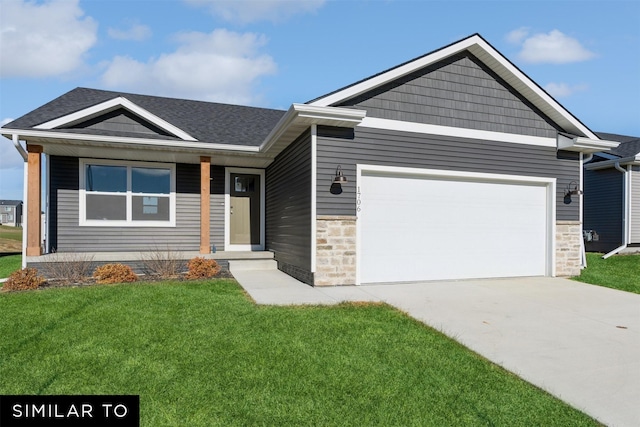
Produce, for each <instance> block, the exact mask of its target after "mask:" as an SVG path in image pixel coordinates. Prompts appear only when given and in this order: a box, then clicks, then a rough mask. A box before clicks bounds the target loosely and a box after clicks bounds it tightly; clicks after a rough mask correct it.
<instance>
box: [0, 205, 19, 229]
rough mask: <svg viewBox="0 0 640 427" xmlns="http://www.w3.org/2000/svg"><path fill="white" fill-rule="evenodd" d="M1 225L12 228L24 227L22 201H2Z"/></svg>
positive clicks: (0, 207)
mask: <svg viewBox="0 0 640 427" xmlns="http://www.w3.org/2000/svg"><path fill="white" fill-rule="evenodd" d="M0 225H8V226H11V227H20V226H21V225H22V201H21V200H0Z"/></svg>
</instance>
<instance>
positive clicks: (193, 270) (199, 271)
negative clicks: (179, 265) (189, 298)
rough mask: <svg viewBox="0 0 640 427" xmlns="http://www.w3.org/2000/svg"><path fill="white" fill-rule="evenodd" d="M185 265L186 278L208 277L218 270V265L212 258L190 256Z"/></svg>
mask: <svg viewBox="0 0 640 427" xmlns="http://www.w3.org/2000/svg"><path fill="white" fill-rule="evenodd" d="M187 266H188V268H189V271H188V272H187V279H208V278H210V277H213V276H215V275H216V274H218V273H219V272H220V266H219V265H218V263H217V262H216V261H215V260H213V259H205V258H201V257H196V258H192V259H191V260H190V261H189V264H188V265H187Z"/></svg>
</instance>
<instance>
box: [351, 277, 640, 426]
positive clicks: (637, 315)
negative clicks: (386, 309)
mask: <svg viewBox="0 0 640 427" xmlns="http://www.w3.org/2000/svg"><path fill="white" fill-rule="evenodd" d="M363 288H364V289H363V290H364V291H365V292H366V293H368V294H370V295H373V296H376V297H377V298H379V299H380V300H382V301H385V302H387V303H389V304H391V305H393V306H395V307H397V308H399V309H400V310H403V311H405V312H407V313H408V314H409V315H411V316H412V317H414V318H416V319H418V320H421V321H422V322H424V323H426V324H428V325H430V326H432V327H434V328H436V329H439V330H441V331H442V332H444V333H445V334H446V335H448V336H450V337H452V338H454V339H456V340H457V341H459V342H460V343H462V344H464V345H465V346H467V347H469V348H470V349H472V350H473V351H475V352H477V353H479V354H481V355H482V356H484V357H486V358H487V359H489V360H491V361H493V362H494V363H497V364H498V365H501V366H503V367H504V368H506V369H507V370H509V371H511V372H513V373H515V374H517V375H518V376H520V377H521V378H524V379H525V380H527V381H529V382H531V383H532V384H535V385H537V386H538V387H540V388H542V389H544V390H546V391H548V392H550V393H551V394H553V395H555V396H557V397H559V398H560V399H562V400H564V401H565V402H567V403H569V404H570V405H572V406H574V407H575V408H578V409H580V410H582V411H584V412H586V413H587V414H589V415H591V416H592V417H594V418H596V419H597V420H599V421H600V422H602V423H604V424H606V425H609V426H640V295H637V294H630V293H627V292H621V291H616V290H613V289H608V288H603V287H599V286H592V285H586V284H583V283H578V282H574V281H571V280H567V279H558V278H547V277H540V278H518V279H499V280H471V281H459V282H434V283H416V284H397V285H382V286H366V287H363Z"/></svg>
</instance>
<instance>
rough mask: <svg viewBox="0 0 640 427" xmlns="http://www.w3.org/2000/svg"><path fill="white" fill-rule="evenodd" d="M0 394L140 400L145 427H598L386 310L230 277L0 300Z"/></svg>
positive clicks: (47, 292) (16, 295) (0, 296)
mask: <svg viewBox="0 0 640 427" xmlns="http://www.w3.org/2000/svg"><path fill="white" fill-rule="evenodd" d="M0 337H2V339H0V378H2V380H1V381H0V394H83V393H87V394H137V395H140V402H141V425H143V426H178V425H185V426H186V425H188V426H234V425H237V426H248V425H264V426H287V425H290V426H304V425H310V426H320V425H321V426H368V425H382V426H429V425H432V426H448V425H469V426H478V425H487V426H489V425H494V426H495V425H497V426H531V425H545V426H560V425H562V426H578V425H598V424H597V423H596V422H595V421H594V420H592V419H590V418H589V417H587V416H586V415H584V414H583V413H581V412H578V411H576V410H574V409H572V408H571V407H569V406H567V405H566V404H564V403H562V402H561V401H559V400H557V399H555V398H554V397H552V396H551V395H549V394H547V393H545V392H543V391H541V390H539V389H537V388H535V387H533V386H532V385H530V384H528V383H526V382H524V381H522V380H521V379H519V378H517V377H516V376H514V375H512V374H510V373H508V372H506V371H504V370H503V369H502V368H500V367H498V366H496V365H494V364H491V363H489V362H488V361H486V360H485V359H483V358H481V357H480V356H478V355H476V354H475V353H472V352H470V351H469V350H467V349H466V348H464V347H463V346H461V345H460V344H458V343H456V342H454V341H452V340H450V339H448V338H446V337H445V336H444V335H442V334H440V333H439V332H436V331H434V330H432V329H430V328H428V327H426V326H424V325H423V324H421V323H419V322H418V321H415V320H413V319H411V318H409V317H407V316H406V315H404V314H403V313H400V312H399V311H397V310H395V309H392V308H391V307H388V306H386V305H365V304H348V305H340V306H336V307H271V306H256V305H255V304H253V303H252V302H251V301H249V300H248V298H247V297H246V296H245V294H244V293H243V291H242V289H241V288H240V287H239V286H238V285H237V283H236V282H235V281H233V280H223V279H221V280H216V281H212V282H192V283H188V282H173V283H172V282H166V283H161V284H136V285H114V286H88V287H79V288H58V289H45V290H41V291H32V292H19V293H4V294H0Z"/></svg>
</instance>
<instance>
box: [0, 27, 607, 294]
mask: <svg viewBox="0 0 640 427" xmlns="http://www.w3.org/2000/svg"><path fill="white" fill-rule="evenodd" d="M2 134H3V135H5V136H6V137H7V138H10V139H12V140H13V143H14V145H15V146H16V148H17V149H18V150H19V151H20V152H21V154H22V155H23V157H24V159H25V162H26V165H27V175H28V180H27V182H28V184H27V185H28V189H27V193H28V208H27V209H28V212H29V214H28V220H27V223H28V228H27V247H26V260H27V262H28V263H33V264H34V265H35V264H37V263H38V262H42V261H43V258H46V256H47V255H46V254H45V255H44V256H42V254H41V251H40V247H39V245H38V244H37V242H39V238H40V237H39V236H38V235H37V234H38V233H39V231H38V230H39V227H38V221H39V216H37V215H35V214H32V212H39V209H40V207H39V203H40V202H39V194H40V191H41V188H40V187H41V185H42V184H41V179H40V176H39V170H40V162H41V158H42V156H43V155H44V156H46V157H47V164H48V165H49V168H48V172H47V173H48V175H49V176H48V180H47V183H48V184H47V185H48V188H47V191H46V193H47V196H48V208H47V210H48V218H49V221H48V224H49V225H48V234H49V238H48V239H47V241H48V244H47V248H45V252H51V251H54V250H55V251H57V252H60V253H64V252H95V253H98V254H99V255H100V256H102V254H110V256H111V258H110V259H118V258H117V257H118V256H119V255H118V254H119V253H131V252H139V251H148V250H152V249H153V248H154V247H156V248H157V247H165V245H166V246H168V247H170V248H172V249H173V250H177V251H197V252H199V253H200V254H203V256H209V257H213V258H216V259H219V260H221V261H223V262H224V261H226V260H229V259H237V258H239V257H242V256H246V257H249V256H250V255H252V254H265V253H266V254H268V256H273V257H274V259H275V260H276V261H277V263H278V268H279V269H280V270H282V271H284V272H286V273H288V274H290V275H291V276H293V277H295V278H297V279H299V280H301V281H303V282H305V283H308V284H311V285H315V286H325V285H346V284H361V283H381V282H407V281H422V280H443V279H469V278H488V277H514V276H545V275H546V276H556V275H558V276H567V275H574V274H578V273H579V271H580V268H581V255H582V250H581V247H582V207H581V203H582V196H580V195H576V196H574V197H573V198H571V197H570V198H569V200H567V197H565V195H566V194H565V189H566V188H569V187H571V186H572V185H573V186H575V185H576V184H577V186H578V188H581V186H582V182H581V176H582V168H583V161H584V156H585V154H586V155H589V154H590V153H594V152H604V151H607V150H610V149H613V148H616V147H617V146H618V143H617V142H615V141H608V140H606V139H603V138H601V137H599V136H598V135H597V134H595V133H594V132H592V131H591V130H590V129H589V128H588V127H587V126H585V125H584V124H583V123H582V122H580V120H578V119H577V118H576V117H574V116H573V115H572V114H571V113H570V112H569V111H567V110H566V109H564V108H563V107H562V106H561V105H560V104H559V103H558V102H556V101H555V100H554V99H553V98H552V97H551V96H549V94H547V93H546V92H545V91H544V90H543V89H542V88H541V87H540V86H538V85H537V84H536V83H535V82H533V81H532V80H531V79H530V78H529V77H527V75H525V74H524V73H523V72H522V71H521V70H520V69H518V68H517V67H516V66H515V65H514V64H513V63H511V62H510V61H509V60H508V59H507V58H505V57H504V56H503V55H502V54H500V53H499V52H498V51H497V50H496V49H495V48H494V47H493V46H491V45H490V44H489V43H488V42H487V41H486V40H485V39H483V38H482V37H481V36H480V35H478V34H475V35H472V36H470V37H467V38H465V39H463V40H460V41H458V42H455V43H453V44H451V45H448V46H445V47H443V48H440V49H438V50H435V51H433V52H430V53H428V54H426V55H423V56H421V57H419V58H415V59H413V60H410V61H408V62H406V63H403V64H400V65H398V66H396V67H394V68H391V69H389V70H386V71H383V72H380V73H378V74H376V75H373V76H371V77H368V78H365V79H363V80H361V81H358V82H356V83H354V84H352V85H349V86H347V87H343V88H341V89H338V90H336V91H334V92H331V93H329V94H326V95H323V96H320V97H318V98H316V99H314V100H312V101H309V102H306V103H304V104H293V105H291V107H290V108H289V109H288V110H286V111H279V110H270V109H264V108H253V107H243V106H234V105H223V104H215V103H207V102H198V101H188V100H181V99H168V98H161V97H155V96H143V95H135V94H128V93H119V92H107V91H102V90H94V89H84V88H78V89H75V90H72V91H71V92H69V93H66V94H64V95H62V96H61V97H59V98H57V99H55V100H53V101H51V102H49V103H48V104H45V105H43V106H42V107H40V108H38V109H36V110H34V111H32V112H30V113H28V114H26V115H25V116H23V117H21V118H19V119H17V120H15V121H13V122H11V123H8V124H6V125H5V126H4V127H3V129H2ZM23 144H26V148H24V147H23ZM33 205H36V206H33ZM122 259H124V255H123V256H122Z"/></svg>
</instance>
